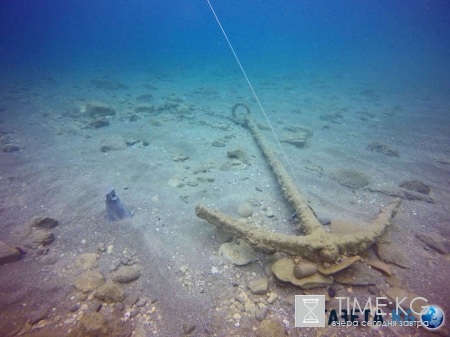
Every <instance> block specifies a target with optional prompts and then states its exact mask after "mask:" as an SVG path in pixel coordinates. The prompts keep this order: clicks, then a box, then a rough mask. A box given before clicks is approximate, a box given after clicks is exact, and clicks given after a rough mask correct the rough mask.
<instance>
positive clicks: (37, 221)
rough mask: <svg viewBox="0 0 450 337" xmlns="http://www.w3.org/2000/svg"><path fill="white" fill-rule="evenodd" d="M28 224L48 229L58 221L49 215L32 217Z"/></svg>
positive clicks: (56, 224)
mask: <svg viewBox="0 0 450 337" xmlns="http://www.w3.org/2000/svg"><path fill="white" fill-rule="evenodd" d="M29 226H30V227H36V228H46V229H50V228H53V227H56V226H58V221H57V220H55V219H53V218H49V217H33V218H32V219H31V220H30V223H29Z"/></svg>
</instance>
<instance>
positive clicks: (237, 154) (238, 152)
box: [227, 148, 250, 165]
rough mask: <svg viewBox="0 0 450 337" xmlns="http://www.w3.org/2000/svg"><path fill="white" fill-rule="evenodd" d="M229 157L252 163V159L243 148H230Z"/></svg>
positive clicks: (248, 163) (247, 163)
mask: <svg viewBox="0 0 450 337" xmlns="http://www.w3.org/2000/svg"><path fill="white" fill-rule="evenodd" d="M227 157H228V158H233V159H237V160H239V161H241V162H242V163H244V164H245V165H250V160H249V159H248V155H247V152H245V150H243V149H241V148H237V149H233V150H228V151H227Z"/></svg>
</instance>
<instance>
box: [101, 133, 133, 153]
mask: <svg viewBox="0 0 450 337" xmlns="http://www.w3.org/2000/svg"><path fill="white" fill-rule="evenodd" d="M100 145H101V151H102V152H108V151H120V150H125V149H126V148H127V143H126V142H125V139H124V138H123V137H122V136H120V135H109V136H105V137H104V138H103V139H102V140H101V142H100Z"/></svg>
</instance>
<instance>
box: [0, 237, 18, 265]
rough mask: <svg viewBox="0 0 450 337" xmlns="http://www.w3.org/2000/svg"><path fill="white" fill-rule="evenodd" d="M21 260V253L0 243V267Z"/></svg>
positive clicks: (4, 243)
mask: <svg viewBox="0 0 450 337" xmlns="http://www.w3.org/2000/svg"><path fill="white" fill-rule="evenodd" d="M21 258H22V253H21V252H20V251H19V250H18V249H17V248H16V247H13V246H11V245H8V244H7V243H6V242H3V241H0V265H2V264H6V263H10V262H14V261H18V260H20V259H21Z"/></svg>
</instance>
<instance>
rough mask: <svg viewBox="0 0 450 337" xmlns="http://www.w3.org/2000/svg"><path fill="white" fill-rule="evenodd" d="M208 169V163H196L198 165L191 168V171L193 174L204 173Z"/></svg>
mask: <svg viewBox="0 0 450 337" xmlns="http://www.w3.org/2000/svg"><path fill="white" fill-rule="evenodd" d="M209 169H210V166H209V165H198V166H196V167H194V169H193V170H192V173H194V174H198V173H206V172H208V171H209Z"/></svg>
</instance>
